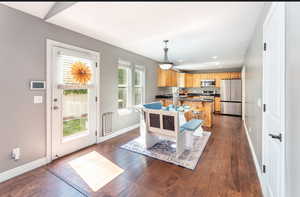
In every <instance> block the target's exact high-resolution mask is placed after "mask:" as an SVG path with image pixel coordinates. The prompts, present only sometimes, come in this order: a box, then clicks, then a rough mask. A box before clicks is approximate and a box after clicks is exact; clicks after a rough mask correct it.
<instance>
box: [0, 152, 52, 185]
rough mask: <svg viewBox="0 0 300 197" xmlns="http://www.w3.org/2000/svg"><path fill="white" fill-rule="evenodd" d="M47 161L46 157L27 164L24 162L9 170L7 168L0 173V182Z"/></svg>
mask: <svg viewBox="0 0 300 197" xmlns="http://www.w3.org/2000/svg"><path fill="white" fill-rule="evenodd" d="M47 163H48V160H47V158H46V157H44V158H41V159H38V160H35V161H32V162H29V163H27V164H24V165H22V166H18V167H16V168H13V169H11V170H7V171H5V172H2V173H0V183H2V182H4V181H7V180H8V179H11V178H13V177H16V176H19V175H21V174H24V173H25V172H28V171H30V170H33V169H36V168H38V167H41V166H43V165H46V164H47Z"/></svg>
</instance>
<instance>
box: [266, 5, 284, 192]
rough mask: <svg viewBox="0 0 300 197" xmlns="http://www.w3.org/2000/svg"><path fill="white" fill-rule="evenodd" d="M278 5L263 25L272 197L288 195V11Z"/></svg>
mask: <svg viewBox="0 0 300 197" xmlns="http://www.w3.org/2000/svg"><path fill="white" fill-rule="evenodd" d="M284 9H285V7H284V3H274V4H273V5H272V7H271V9H270V12H269V14H268V16H267V18H266V21H265V23H264V26H263V37H264V56H263V57H264V64H263V102H264V104H265V105H264V113H263V165H264V168H265V172H264V180H265V184H266V188H267V192H268V196H269V197H283V196H284V183H285V181H284V180H285V179H284V151H285V149H284V134H285V125H284V119H285V110H284V109H285V43H284V40H285V11H284Z"/></svg>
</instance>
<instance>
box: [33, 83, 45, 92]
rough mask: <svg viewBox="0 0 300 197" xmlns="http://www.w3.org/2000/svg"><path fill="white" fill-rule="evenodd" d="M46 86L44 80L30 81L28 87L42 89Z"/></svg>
mask: <svg viewBox="0 0 300 197" xmlns="http://www.w3.org/2000/svg"><path fill="white" fill-rule="evenodd" d="M45 88H46V82H45V81H31V82H30V89H31V90H44V89H45Z"/></svg>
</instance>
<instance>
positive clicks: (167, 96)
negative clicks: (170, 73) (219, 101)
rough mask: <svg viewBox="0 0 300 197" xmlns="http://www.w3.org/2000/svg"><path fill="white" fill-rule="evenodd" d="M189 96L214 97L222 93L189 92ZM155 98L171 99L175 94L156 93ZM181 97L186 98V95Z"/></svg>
mask: <svg viewBox="0 0 300 197" xmlns="http://www.w3.org/2000/svg"><path fill="white" fill-rule="evenodd" d="M188 96H214V97H220V94H210V95H208V94H194V93H193V94H188ZM155 98H157V99H169V98H170V99H171V98H173V95H172V94H166V95H156V96H155ZM181 98H185V97H184V96H183V97H181Z"/></svg>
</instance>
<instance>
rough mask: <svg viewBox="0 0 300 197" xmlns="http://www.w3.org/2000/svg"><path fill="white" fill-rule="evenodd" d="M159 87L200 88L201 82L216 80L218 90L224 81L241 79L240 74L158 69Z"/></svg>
mask: <svg viewBox="0 0 300 197" xmlns="http://www.w3.org/2000/svg"><path fill="white" fill-rule="evenodd" d="M157 75H158V78H157V86H158V87H181V88H199V87H201V80H211V79H214V80H216V88H220V84H221V80H222V79H240V78H241V73H240V72H222V73H197V74H190V73H179V72H176V71H174V70H162V69H160V68H158V69H157Z"/></svg>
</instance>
